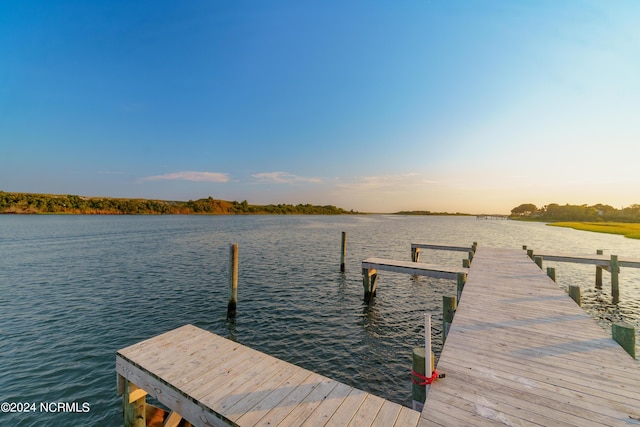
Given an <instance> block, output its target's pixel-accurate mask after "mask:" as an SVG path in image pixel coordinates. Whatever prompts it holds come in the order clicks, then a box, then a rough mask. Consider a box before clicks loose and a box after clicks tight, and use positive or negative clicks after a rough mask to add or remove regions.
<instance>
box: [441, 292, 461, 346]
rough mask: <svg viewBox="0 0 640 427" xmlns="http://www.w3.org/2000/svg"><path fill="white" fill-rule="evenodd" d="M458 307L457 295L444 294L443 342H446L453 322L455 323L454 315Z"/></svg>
mask: <svg viewBox="0 0 640 427" xmlns="http://www.w3.org/2000/svg"><path fill="white" fill-rule="evenodd" d="M457 308H458V302H457V298H456V297H448V296H446V295H443V296H442V344H444V342H445V340H446V339H447V335H449V329H450V328H451V323H453V316H454V314H455V313H456V309H457Z"/></svg>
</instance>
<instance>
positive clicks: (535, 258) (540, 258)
mask: <svg viewBox="0 0 640 427" xmlns="http://www.w3.org/2000/svg"><path fill="white" fill-rule="evenodd" d="M533 261H534V262H535V263H536V265H537V266H538V267H540V269H541V270H542V257H541V256H539V255H536V256H534V257H533Z"/></svg>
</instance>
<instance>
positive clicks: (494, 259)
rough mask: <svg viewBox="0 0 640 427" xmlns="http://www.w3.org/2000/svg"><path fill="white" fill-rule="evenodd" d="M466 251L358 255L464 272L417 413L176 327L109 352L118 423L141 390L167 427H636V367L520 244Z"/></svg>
mask: <svg viewBox="0 0 640 427" xmlns="http://www.w3.org/2000/svg"><path fill="white" fill-rule="evenodd" d="M442 248H443V247H442V246H441V247H440V248H439V249H442ZM476 249H477V246H476V245H475V244H474V246H473V251H474V253H473V261H472V264H471V267H470V268H469V269H464V268H451V269H447V268H443V267H440V266H433V265H429V264H422V263H416V262H402V261H393V260H384V259H379V258H370V259H367V260H365V261H363V270H365V267H366V269H367V271H371V270H373V271H375V270H376V269H378V270H388V271H394V272H401V273H409V274H417V275H427V276H432V277H442V278H448V279H458V280H459V285H460V279H461V278H464V279H466V283H462V284H464V291H463V293H462V297H461V299H460V301H459V303H458V305H457V310H456V311H455V315H454V317H453V322H452V323H451V325H450V328H449V332H448V335H447V339H446V343H445V345H444V348H443V351H442V353H441V355H440V358H439V362H438V365H437V367H436V368H437V371H438V373H439V374H445V377H444V378H441V379H437V380H435V381H434V382H433V383H432V384H431V385H430V386H429V391H428V394H427V398H426V402H425V404H424V409H423V410H422V412H421V413H420V412H417V411H414V410H412V409H409V408H406V407H403V406H401V405H398V404H396V403H393V402H390V401H386V400H384V399H383V398H381V397H377V396H374V395H371V394H369V393H367V392H365V391H362V390H358V389H356V388H353V387H351V386H349V385H346V384H342V383H339V382H337V381H335V380H332V379H329V378H327V377H324V376H322V375H319V374H316V373H314V372H311V371H309V370H306V369H303V368H301V367H298V366H295V365H292V364H290V363H287V362H285V361H282V360H279V359H276V358H274V357H272V356H269V355H266V354H263V353H261V352H259V351H256V350H253V349H251V348H248V347H246V346H244V345H241V344H239V343H236V342H233V341H230V340H228V339H225V338H222V337H220V336H217V335H215V334H212V333H210V332H207V331H205V330H203V329H200V328H197V327H194V326H192V325H186V326H183V327H181V328H178V329H175V330H172V331H169V332H167V333H165V334H162V335H159V336H156V337H154V338H150V339H148V340H146V341H142V342H140V343H137V344H134V345H132V346H130V347H127V348H124V349H122V350H119V351H118V352H117V353H116V371H117V373H118V392H119V393H121V394H123V412H124V417H125V423H124V425H125V427H130V426H136V427H143V426H146V425H151V423H148V422H147V421H148V420H147V418H146V417H147V415H146V414H147V413H148V412H149V411H148V409H149V408H150V407H151V405H148V404H147V403H146V396H147V395H149V396H152V397H154V398H155V399H157V400H158V401H159V402H160V403H162V404H163V405H164V406H166V407H167V408H169V410H170V412H168V413H163V415H162V416H161V417H160V420H159V423H158V424H157V425H161V426H165V427H171V426H173V427H176V426H178V425H180V426H189V425H194V426H227V425H231V426H276V425H277V426H301V425H304V426H322V425H327V426H329V425H333V426H346V425H353V426H356V425H357V426H409V427H411V426H418V427H426V426H489V425H491V426H493V425H507V426H580V427H583V426H586V427H589V426H618V425H620V426H629V425H638V426H640V363H639V362H638V361H636V360H635V359H633V358H632V357H630V356H629V355H628V354H627V353H626V352H625V351H624V350H623V349H622V347H621V346H620V345H619V344H618V343H617V342H616V341H614V340H613V339H612V338H611V337H610V336H609V334H608V333H607V332H606V331H604V330H603V329H602V328H600V327H599V326H598V325H597V324H596V323H595V321H593V319H591V318H590V317H589V316H588V315H587V314H586V313H585V312H584V311H583V310H582V309H581V308H580V307H578V306H577V305H576V304H575V303H574V302H573V300H571V299H570V298H569V296H567V295H566V294H565V293H564V291H563V290H562V289H561V288H560V287H559V286H557V285H556V284H555V283H554V282H553V281H552V280H551V279H550V278H549V277H548V276H547V275H546V274H545V273H543V272H542V270H541V269H540V268H539V266H538V265H536V264H535V263H534V262H533V261H532V260H531V259H530V258H529V257H528V256H527V254H526V253H525V251H520V250H509V249H491V248H479V249H477V250H476ZM445 250H447V249H445ZM449 250H451V249H449ZM453 250H457V249H453ZM597 265H598V264H597ZM367 277H368V275H367ZM458 290H459V291H460V287H459V288H458ZM374 291H375V288H374ZM634 337H635V335H634ZM634 350H635V344H634ZM424 354H426V352H425V353H424ZM407 370H408V371H409V366H407ZM409 384H410V383H409V380H407V387H408V388H409V386H410V385H409ZM180 420H183V421H182V423H181V424H178V423H179V422H180ZM187 421H188V422H187Z"/></svg>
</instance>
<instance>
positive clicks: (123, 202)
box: [0, 191, 356, 215]
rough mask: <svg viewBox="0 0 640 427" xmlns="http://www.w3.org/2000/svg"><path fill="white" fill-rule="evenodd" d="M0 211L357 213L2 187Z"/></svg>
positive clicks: (328, 207) (325, 208)
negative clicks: (14, 191) (78, 194)
mask: <svg viewBox="0 0 640 427" xmlns="http://www.w3.org/2000/svg"><path fill="white" fill-rule="evenodd" d="M0 213H4V214H12V213H13V214H125V215H139V214H159V215H162V214H164V215H166V214H174V215H185V214H209V215H233V214H238V215H242V214H245V215H246V214H254V215H256V214H308V215H340V214H349V213H356V212H354V211H353V210H351V211H346V210H344V209H341V208H338V207H335V206H332V205H325V206H316V205H311V204H305V205H303V204H299V205H289V204H278V205H266V206H263V205H250V204H249V203H248V202H247V201H246V200H243V201H242V202H237V201H233V202H229V201H226V200H217V199H214V198H212V197H209V198H207V199H199V200H195V201H194V200H189V201H188V202H180V201H166V200H148V199H119V198H100V197H82V196H76V195H52V194H31V193H9V192H4V191H0Z"/></svg>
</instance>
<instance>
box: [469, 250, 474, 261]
mask: <svg viewBox="0 0 640 427" xmlns="http://www.w3.org/2000/svg"><path fill="white" fill-rule="evenodd" d="M474 253H475V252H474V251H469V253H468V256H469V263H471V261H473V255H474Z"/></svg>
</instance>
